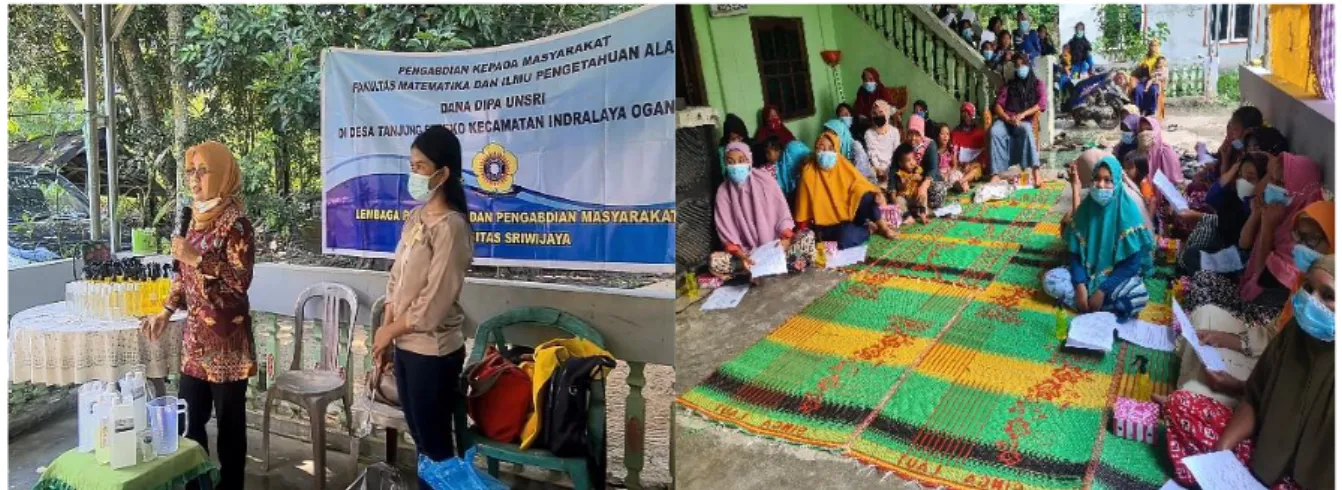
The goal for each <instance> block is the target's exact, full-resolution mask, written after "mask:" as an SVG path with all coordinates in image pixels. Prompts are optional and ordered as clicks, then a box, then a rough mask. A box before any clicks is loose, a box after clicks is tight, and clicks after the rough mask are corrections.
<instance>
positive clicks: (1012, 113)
mask: <svg viewBox="0 0 1342 490" xmlns="http://www.w3.org/2000/svg"><path fill="white" fill-rule="evenodd" d="M1013 61H1014V62H1015V64H1016V70H1015V73H1013V74H1012V76H1011V78H1010V79H1008V81H1007V82H1006V84H1004V85H1002V88H1001V90H999V91H998V92H997V103H996V104H995V105H994V106H993V115H994V116H996V120H994V121H993V125H992V128H991V129H990V130H989V131H988V134H989V140H990V144H991V145H992V151H991V152H989V158H991V159H992V174H993V177H994V179H995V178H997V177H998V176H1000V175H1001V174H1002V173H1003V172H1006V170H1007V168H1008V167H1011V166H1013V165H1019V166H1020V168H1021V170H1022V171H1024V170H1025V169H1027V168H1028V169H1030V175H1031V181H1030V185H1031V186H1038V185H1039V184H1040V180H1039V151H1038V146H1037V144H1036V143H1035V140H1034V125H1035V121H1036V120H1037V119H1038V118H1037V117H1036V116H1038V115H1039V114H1040V113H1042V112H1044V110H1046V109H1048V87H1047V86H1046V85H1044V82H1043V81H1042V80H1040V79H1038V78H1035V76H1034V71H1033V70H1031V69H1030V64H1029V63H1030V60H1029V57H1028V56H1025V55H1024V54H1018V55H1016V56H1015V58H1013Z"/></svg>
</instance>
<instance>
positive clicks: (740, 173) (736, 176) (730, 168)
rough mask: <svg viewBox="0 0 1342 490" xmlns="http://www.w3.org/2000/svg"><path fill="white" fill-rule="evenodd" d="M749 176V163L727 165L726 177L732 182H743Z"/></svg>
mask: <svg viewBox="0 0 1342 490" xmlns="http://www.w3.org/2000/svg"><path fill="white" fill-rule="evenodd" d="M749 177H750V165H742V164H739V163H733V164H729V165H727V178H729V179H732V182H735V183H737V184H740V183H742V182H745V181H746V179H747V178H749Z"/></svg>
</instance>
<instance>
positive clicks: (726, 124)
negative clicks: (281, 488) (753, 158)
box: [718, 114, 750, 172]
mask: <svg viewBox="0 0 1342 490" xmlns="http://www.w3.org/2000/svg"><path fill="white" fill-rule="evenodd" d="M738 141H739V142H742V143H749V142H750V130H749V129H746V122H745V121H743V120H741V117H740V116H737V115H736V114H727V118H726V119H724V120H723V122H722V138H721V139H719V140H718V165H720V166H721V167H722V171H723V172H726V171H727V144H728V143H734V142H738Z"/></svg>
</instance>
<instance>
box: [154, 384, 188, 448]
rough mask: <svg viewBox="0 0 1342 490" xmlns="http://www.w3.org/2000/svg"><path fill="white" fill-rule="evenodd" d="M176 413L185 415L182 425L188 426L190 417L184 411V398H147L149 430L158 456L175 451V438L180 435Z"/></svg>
mask: <svg viewBox="0 0 1342 490" xmlns="http://www.w3.org/2000/svg"><path fill="white" fill-rule="evenodd" d="M178 415H182V416H183V417H186V421H185V423H184V425H186V426H187V427H189V426H190V422H191V419H190V416H189V415H187V412H186V400H182V399H180V398H177V397H175V396H160V397H158V398H155V399H153V400H149V430H150V432H152V433H153V436H154V452H156V453H158V454H159V456H167V455H169V454H173V453H176V452H177V439H178V438H179V437H181V434H180V433H179V432H178V427H177V416H178ZM184 428H185V427H183V429H184Z"/></svg>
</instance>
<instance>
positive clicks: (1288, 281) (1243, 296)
mask: <svg viewBox="0 0 1342 490" xmlns="http://www.w3.org/2000/svg"><path fill="white" fill-rule="evenodd" d="M1319 172H1320V170H1319V166H1318V165H1317V164H1315V163H1314V162H1312V161H1310V160H1309V159H1308V158H1305V157H1300V156H1296V155H1292V154H1290V153H1282V154H1281V157H1273V156H1271V155H1269V156H1268V165H1267V174H1266V175H1265V176H1264V178H1262V179H1259V181H1258V185H1257V187H1256V188H1255V189H1254V194H1255V195H1256V196H1257V197H1255V198H1254V200H1253V201H1252V203H1251V205H1250V211H1249V218H1248V219H1247V220H1246V221H1245V223H1244V228H1243V229H1242V230H1241V231H1240V236H1239V242H1238V244H1237V245H1238V246H1239V248H1240V250H1248V251H1249V252H1248V254H1247V257H1245V259H1246V260H1245V264H1244V270H1243V271H1240V272H1239V273H1231V274H1218V273H1215V272H1211V271H1198V272H1197V273H1195V274H1193V276H1192V284H1191V285H1190V286H1189V288H1188V297H1187V301H1185V302H1184V303H1185V309H1187V310H1188V311H1192V310H1195V309H1197V308H1198V307H1200V306H1202V305H1207V304H1214V305H1217V306H1220V307H1221V308H1222V309H1224V310H1226V311H1227V312H1229V313H1230V314H1231V315H1232V316H1234V317H1235V318H1238V319H1239V320H1240V321H1242V322H1244V323H1267V322H1270V321H1272V319H1273V318H1276V317H1277V315H1278V314H1279V313H1280V312H1281V308H1280V306H1281V304H1282V303H1283V302H1284V301H1285V298H1286V297H1287V296H1288V295H1289V289H1288V286H1289V285H1292V284H1295V283H1296V282H1297V281H1298V280H1299V276H1300V271H1299V270H1298V269H1297V268H1296V267H1295V263H1294V260H1293V259H1292V254H1293V253H1294V249H1295V236H1294V234H1293V233H1292V228H1291V227H1290V226H1282V224H1283V223H1285V222H1286V220H1287V218H1289V217H1291V216H1295V215H1296V214H1298V213H1300V211H1301V210H1303V209H1305V207H1307V206H1309V205H1310V204H1313V203H1315V202H1318V201H1320V200H1322V199H1323V194H1322V192H1321V190H1320V180H1321V177H1320V175H1319ZM1244 255H1245V254H1243V253H1242V254H1241V256H1244Z"/></svg>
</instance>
